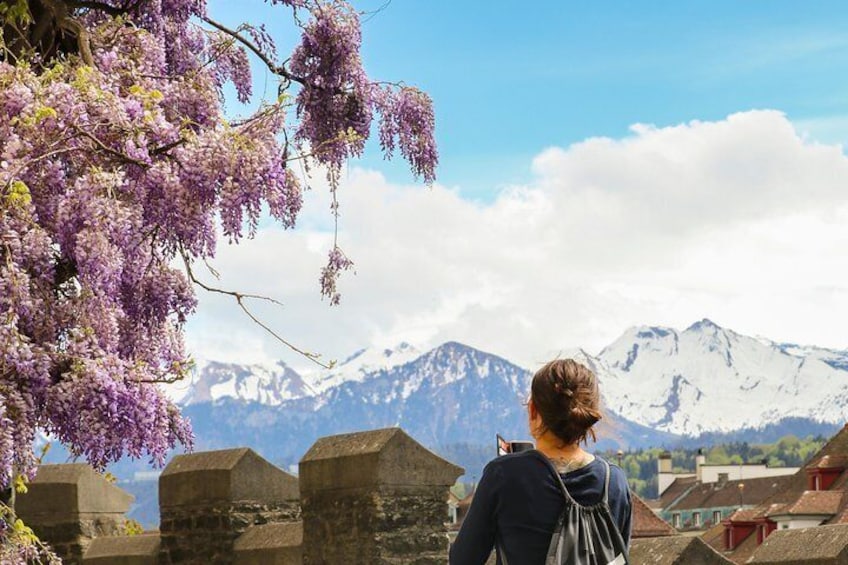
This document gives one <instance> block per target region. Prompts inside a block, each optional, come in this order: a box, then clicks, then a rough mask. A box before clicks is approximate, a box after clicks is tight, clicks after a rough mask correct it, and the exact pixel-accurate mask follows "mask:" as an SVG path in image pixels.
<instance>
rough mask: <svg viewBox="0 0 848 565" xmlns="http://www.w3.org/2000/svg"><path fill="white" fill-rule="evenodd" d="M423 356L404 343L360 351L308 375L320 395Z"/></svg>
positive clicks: (311, 386)
mask: <svg viewBox="0 0 848 565" xmlns="http://www.w3.org/2000/svg"><path fill="white" fill-rule="evenodd" d="M420 355H421V352H420V351H419V350H418V349H416V348H415V347H414V346H412V345H410V344H408V343H406V342H402V343H400V344H399V345H397V346H396V347H392V348H384V347H370V348H367V349H360V350H359V351H357V352H356V353H354V354H353V355H351V356H350V357H348V358H347V359H345V360H344V361H342V362H341V363H339V364H338V365H336V366H335V367H333V368H332V369H327V370H325V371H321V372H317V373H315V374H309V375H306V378H307V379H308V380H309V383H310V388H311V389H312V390H313V391H314V393H315V394H320V393H322V392H325V391H327V390H329V389H331V388H333V387H337V386H339V385H341V384H343V383H346V382H362V381H364V380H365V379H367V378H368V375H370V374H372V373H376V372H379V371H385V370H388V369H391V368H392V367H397V366H398V365H403V364H404V363H408V362H410V361H412V360H413V359H416V358H417V357H419V356H420Z"/></svg>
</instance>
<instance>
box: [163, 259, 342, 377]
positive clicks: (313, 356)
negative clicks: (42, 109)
mask: <svg viewBox="0 0 848 565" xmlns="http://www.w3.org/2000/svg"><path fill="white" fill-rule="evenodd" d="M180 256H181V257H182V259H183V263H185V269H186V274H187V275H188V278H189V280H190V281H191V282H193V283H194V284H196V285H197V286H199V287H200V288H202V289H203V290H206V291H207V292H214V293H216V294H224V295H226V296H232V297H233V298H234V299H235V301H236V304H238V306H239V308H241V309H242V311H243V312H244V313H245V314H247V317H248V318H250V319H251V320H252V321H253V322H254V323H255V324H256V325H258V326H259V327H260V328H262V329H263V330H265V331H266V332H268V333H269V334H270V335H271V336H272V337H273V338H274V339H276V340H277V341H279V342H280V343H282V344H283V345H285V346H286V347H288V348H289V349H291V350H292V351H294V352H295V353H298V354H299V355H302V356H304V357H306V358H307V359H309V360H310V361H312V362H313V363H315V364H316V365H320V366H321V367H323V368H325V369H332V368H333V367H334V366H335V362H334V361H331V362H329V363H324V362H323V361H321V355H320V354H318V353H312V352H310V351H306V350H304V349H301V348H299V347H297V346H296V345H294V344H293V343H291V342H290V341H288V340H286V339H285V338H283V337H282V336H281V335H279V334H278V333H277V332H275V331H274V330H272V329H271V328H270V327H268V326H267V325H266V324H265V323H264V322H262V320H260V319H259V318H257V317H256V316H255V315H254V314H253V312H251V311H250V310H249V309H248V307H247V305H245V303H244V301H245V299H248V298H253V299H256V300H265V301H267V302H271V303H272V304H276V305H278V306H282V305H283V304H282V303H281V302H279V301H278V300H274V299H273V298H270V297H268V296H262V295H259V294H244V293H241V292H236V291H233V290H224V289H221V288H216V287H214V286H209V285H207V284H206V283H204V282H202V281H200V280H198V279H197V278H196V277H195V276H194V272H193V271H192V269H191V260H190V259H189V257H188V254H187V253H186V252H185V250H184V249H182V248H180ZM304 384H306V386H307V387H309V388H310V389H311V388H312V387H310V386H309V384H308V383H304ZM312 392H315V391H314V390H313V391H312Z"/></svg>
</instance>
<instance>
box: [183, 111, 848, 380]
mask: <svg viewBox="0 0 848 565" xmlns="http://www.w3.org/2000/svg"><path fill="white" fill-rule="evenodd" d="M533 170H534V173H535V178H534V181H533V182H532V183H531V184H530V185H529V186H523V187H514V188H511V189H509V190H505V191H503V192H502V193H501V194H500V195H499V196H498V198H497V199H496V200H495V201H493V202H491V203H488V204H481V203H475V202H469V201H466V200H463V199H462V198H461V197H460V196H459V195H458V194H457V193H456V192H454V191H451V190H449V189H447V188H445V187H443V186H439V185H436V186H435V187H433V188H431V189H427V188H422V187H420V186H394V185H390V184H388V183H387V182H386V181H385V179H384V178H383V177H382V176H381V175H380V174H378V173H375V172H371V171H362V170H358V169H352V170H351V172H350V173H349V175H348V178H346V179H345V181H344V185H343V187H342V190H341V192H340V198H341V204H342V214H343V215H342V218H341V232H340V234H339V238H340V243H341V245H342V247H343V248H344V249H345V251H346V252H347V253H348V254H349V255H350V256H351V257H352V258H353V259H354V261H355V262H356V275H355V276H351V275H346V276H344V278H343V279H342V281H341V283H340V284H341V289H342V293H343V299H342V300H343V301H342V305H341V306H340V307H336V308H330V307H329V306H328V305H327V304H326V302H324V303H322V302H321V301H320V300H319V298H318V284H317V279H318V274H319V272H320V268H321V266H322V265H323V262H324V259H325V256H326V252H327V250H328V249H329V245H330V243H331V234H329V233H327V232H326V231H322V230H326V226H327V224H328V223H327V222H326V217H327V216H328V214H329V213H328V199H327V196H326V190H325V187H321V186H316V188H315V190H313V191H312V192H310V193H309V195H308V198H307V208H306V210H305V212H304V217H303V218H304V225H305V226H307V227H305V228H299V229H297V230H294V231H291V232H283V231H281V230H278V229H264V230H261V231H260V233H259V235H258V236H257V238H256V240H254V241H251V242H247V243H245V244H242V245H240V246H239V247H238V248H235V249H233V248H228V247H226V246H222V248H221V250H220V252H219V255H218V258H217V260H216V263H215V264H216V267H217V268H218V269H219V270H220V271H221V272H222V274H223V276H224V278H223V280H222V281H221V284H222V285H225V286H229V287H234V288H239V289H241V290H243V291H245V292H259V293H262V294H267V295H270V296H274V297H275V298H278V299H280V300H281V301H283V302H284V303H285V304H286V306H285V307H284V308H271V307H267V306H265V305H261V304H258V305H257V312H258V313H260V314H261V315H262V316H263V318H264V319H266V320H267V321H268V322H269V324H270V325H271V326H273V327H274V328H275V329H277V330H279V332H280V333H281V334H282V335H284V336H285V337H286V338H288V339H291V340H292V341H294V342H296V343H298V344H300V345H303V346H304V347H307V348H309V349H312V350H318V351H321V352H324V353H325V354H326V355H327V357H329V358H337V359H338V358H344V357H345V356H346V355H347V354H349V353H350V352H352V351H353V350H355V349H357V348H359V347H362V346H366V345H369V344H371V343H376V344H379V345H385V344H389V343H392V342H396V341H401V340H407V341H411V342H413V343H416V344H417V345H419V346H421V347H427V346H432V345H437V344H438V343H441V342H443V341H447V340H458V341H463V342H466V343H469V344H471V345H474V346H477V347H481V348H484V349H488V350H490V351H493V352H496V353H499V354H502V355H504V356H507V357H508V358H510V359H514V360H516V361H518V362H522V363H525V364H531V363H535V362H541V361H543V360H544V358H545V357H546V356H547V355H549V354H550V352H552V351H557V350H561V349H563V348H570V347H575V346H582V347H585V348H587V349H589V350H590V351H596V350H598V349H600V348H601V347H602V346H604V345H606V344H607V343H609V342H610V341H612V340H613V339H614V338H615V337H617V336H618V334H619V333H621V332H622V331H623V330H624V329H625V328H626V327H628V326H631V325H634V324H645V323H650V324H653V323H658V324H668V325H675V326H684V325H686V324H688V323H691V322H692V321H694V320H695V319H700V318H701V317H705V316H706V317H710V318H712V319H714V320H715V321H716V322H718V323H720V324H723V325H726V326H728V327H731V328H734V329H736V330H738V331H742V332H746V333H752V334H762V335H766V336H769V337H774V338H775V339H782V340H793V341H797V342H804V343H818V344H820V345H826V346H843V347H844V346H848V325H846V324H844V322H843V320H842V319H841V317H840V312H848V308H846V307H848V283H846V282H845V281H846V280H848V279H847V278H846V275H848V261H846V260H845V259H844V250H845V249H846V245H847V244H848V228H846V227H845V226H846V220H848V159H846V157H845V156H844V155H843V154H842V151H841V148H840V147H838V146H829V145H823V144H818V143H815V142H813V141H811V140H810V139H808V138H806V137H805V136H803V135H800V134H798V133H797V132H796V131H795V129H794V128H793V126H792V124H791V123H790V122H789V121H788V120H787V119H786V117H785V116H783V115H782V114H780V113H778V112H773V111H751V112H745V113H739V114H734V115H732V116H729V117H728V118H727V119H725V120H721V121H718V122H691V123H688V124H683V125H678V126H674V127H663V128H658V127H654V126H647V125H636V126H633V128H632V132H631V135H629V136H628V137H626V138H624V139H619V140H613V139H607V138H595V139H588V140H586V141H584V142H581V143H578V144H575V145H572V146H570V147H568V148H550V149H547V150H545V151H543V152H542V153H540V154H539V155H538V156H537V157H536V158H535V160H534V162H533ZM317 184H318V185H321V183H317ZM189 338H190V345H191V346H192V347H193V349H195V350H196V351H198V352H199V353H200V354H201V355H202V356H204V357H212V358H219V357H222V358H227V359H242V360H244V361H254V360H260V359H261V358H266V359H270V358H280V357H283V358H285V359H287V360H288V361H292V362H295V363H296V364H299V365H303V363H302V361H300V360H298V359H297V358H295V357H292V356H291V355H288V354H287V353H286V352H285V351H284V349H283V348H282V347H281V346H279V345H277V344H275V342H274V341H273V340H272V339H270V338H268V337H267V336H265V335H264V334H263V332H262V330H261V329H260V328H258V327H257V326H255V325H253V324H252V323H250V322H249V321H248V320H246V319H245V317H244V316H243V315H242V314H241V313H240V312H239V311H238V309H237V307H236V306H235V305H234V304H233V303H232V302H231V301H228V300H226V299H224V298H223V297H217V296H209V295H201V306H200V309H199V312H198V315H197V316H196V318H195V319H194V320H193V321H192V323H191V327H190V332H189Z"/></svg>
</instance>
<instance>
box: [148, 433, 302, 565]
mask: <svg viewBox="0 0 848 565" xmlns="http://www.w3.org/2000/svg"><path fill="white" fill-rule="evenodd" d="M159 507H160V527H159V530H160V535H161V538H162V551H161V554H160V562H161V563H162V564H163V565H176V564H203V565H208V564H209V563H215V564H221V565H226V564H231V563H234V559H235V551H234V544H235V541H236V539H237V538H238V537H239V536H240V535H241V534H242V533H244V531H245V530H247V529H248V528H250V527H251V526H255V525H261V524H268V523H278V522H296V521H298V520H299V519H300V504H299V501H298V483H297V478H295V477H293V476H292V475H290V474H288V473H286V472H285V471H283V470H282V469H279V468H278V467H275V466H274V465H272V464H271V463H269V462H268V461H266V460H265V459H263V458H262V457H260V456H259V455H258V454H256V453H255V452H254V451H253V450H251V449H248V448H239V449H226V450H221V451H208V452H201V453H193V454H188V455H178V456H176V457H174V459H173V460H172V461H171V462H170V463H169V464H168V466H167V467H166V468H165V470H164V471H163V472H162V475H161V476H160V478H159Z"/></svg>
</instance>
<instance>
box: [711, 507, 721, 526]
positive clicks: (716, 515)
mask: <svg viewBox="0 0 848 565" xmlns="http://www.w3.org/2000/svg"><path fill="white" fill-rule="evenodd" d="M719 522H721V510H713V524H718V523H719Z"/></svg>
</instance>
